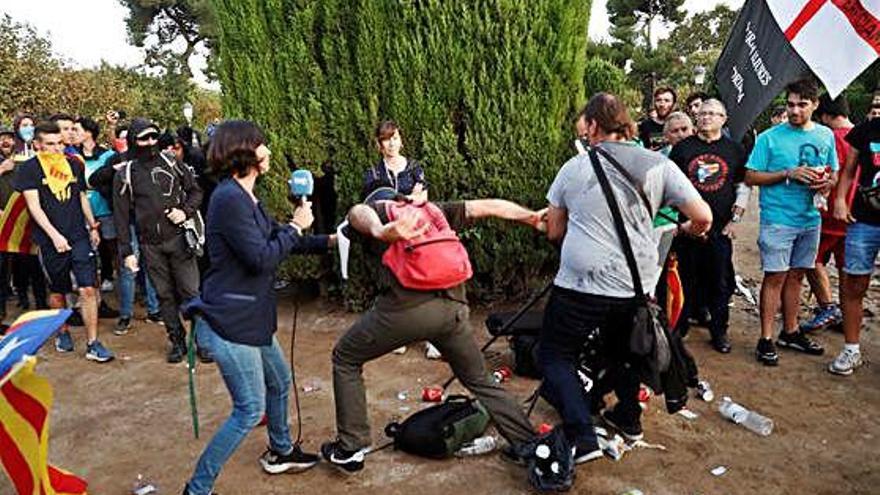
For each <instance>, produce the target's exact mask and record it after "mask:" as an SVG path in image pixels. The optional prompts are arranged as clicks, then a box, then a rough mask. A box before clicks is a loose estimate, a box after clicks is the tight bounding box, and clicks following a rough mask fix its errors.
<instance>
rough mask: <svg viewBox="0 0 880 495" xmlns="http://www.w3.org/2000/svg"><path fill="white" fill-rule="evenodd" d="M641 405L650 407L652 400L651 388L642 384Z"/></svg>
mask: <svg viewBox="0 0 880 495" xmlns="http://www.w3.org/2000/svg"><path fill="white" fill-rule="evenodd" d="M638 398H639V406H641V407H642V409H647V408H648V402H650V401H651V390H650V389H648V387H645V386H642V387H640V388H639V397H638Z"/></svg>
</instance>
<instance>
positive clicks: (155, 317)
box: [147, 313, 165, 326]
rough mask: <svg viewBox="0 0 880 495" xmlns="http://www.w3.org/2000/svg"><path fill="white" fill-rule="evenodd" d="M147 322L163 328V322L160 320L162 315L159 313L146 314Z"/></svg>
mask: <svg viewBox="0 0 880 495" xmlns="http://www.w3.org/2000/svg"><path fill="white" fill-rule="evenodd" d="M147 321H149V322H150V323H155V324H157V325H162V326H165V322H164V321H163V320H162V315H161V314H160V313H150V314H148V315H147Z"/></svg>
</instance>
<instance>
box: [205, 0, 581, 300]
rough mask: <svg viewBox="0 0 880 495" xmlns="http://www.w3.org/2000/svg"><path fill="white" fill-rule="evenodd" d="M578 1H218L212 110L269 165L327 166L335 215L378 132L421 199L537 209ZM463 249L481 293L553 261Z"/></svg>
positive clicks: (504, 249)
mask: <svg viewBox="0 0 880 495" xmlns="http://www.w3.org/2000/svg"><path fill="white" fill-rule="evenodd" d="M590 3H591V2H590V0H472V1H467V2H450V1H443V0H313V1H307V0H216V1H215V8H216V19H217V28H218V32H219V43H218V45H219V47H220V49H219V54H218V55H219V61H220V63H219V73H220V79H221V81H222V84H223V90H224V91H223V95H224V96H223V98H224V106H225V111H226V113H227V115H230V116H240V117H245V118H249V119H253V120H255V121H256V122H258V123H259V124H260V125H261V126H262V127H263V128H264V129H265V130H266V131H267V133H268V135H269V137H270V140H271V142H270V145H271V147H272V149H273V152H274V154H275V156H276V157H282V156H285V155H286V156H289V157H291V158H292V159H294V160H300V161H303V162H305V163H321V162H323V161H329V162H330V163H332V164H333V166H334V167H335V169H336V170H337V171H338V181H337V189H338V192H339V198H340V205H339V206H340V207H341V209H345V208H348V207H349V206H351V205H352V204H353V203H355V202H356V201H358V200H359V199H361V198H359V197H358V196H359V194H360V190H361V179H362V176H363V172H364V170H365V169H366V168H367V167H369V166H371V165H372V164H374V163H375V162H376V161H377V160H378V155H377V153H376V147H375V142H374V139H373V130H374V128H375V126H376V124H377V123H378V122H379V121H381V120H384V119H394V120H396V121H397V122H398V123H399V124H400V125H401V127H402V130H403V137H404V146H405V149H404V154H406V155H407V156H410V157H413V158H416V159H418V160H420V161H421V162H422V163H423V164H424V166H425V170H426V173H427V176H428V180H429V182H430V188H429V194H430V196H431V198H432V199H433V200H442V199H468V198H481V197H504V198H510V199H513V200H516V201H518V202H520V203H523V204H526V205H529V206H531V207H535V208H538V207H542V206H543V205H544V204H545V203H546V200H545V199H544V193H545V191H546V190H547V188H548V187H549V185H550V182H551V181H552V179H553V177H554V175H555V173H556V171H557V170H558V168H559V166H560V165H561V164H562V163H563V162H564V161H565V160H566V159H567V158H569V156H570V155H571V150H570V145H569V143H570V138H571V117H572V116H573V115H574V113H575V112H576V110H577V109H578V106H579V105H581V104H583V102H584V99H585V95H584V90H583V83H584V63H585V57H584V53H585V50H586V45H587V24H588V21H589V11H590ZM275 164H276V166H275V167H274V171H273V172H272V174H273V175H272V178H271V179H270V180H268V181H263V184H264V187H266V188H267V190H268V194H269V196H270V198H271V203H273V204H274V205H275V206H276V207H279V208H280V207H283V205H282V202H283V201H285V200H284V197H285V194H284V191H283V190H284V187H285V185H284V181H283V180H282V179H281V176H282V175H284V174H285V173H286V170H284V167H283V163H281V162H280V161H279V160H276V161H275ZM340 211H342V210H340ZM463 237H464V238H465V240H466V242H467V243H468V247H469V251H470V253H471V255H472V259H473V261H474V264H475V271H476V277H475V280H476V284H475V285H474V288H476V289H480V292H482V293H483V294H486V295H490V294H491V293H503V292H508V291H511V290H514V291H515V290H521V289H522V288H523V287H524V284H525V283H526V282H527V279H528V277H529V276H530V275H533V274H534V273H536V272H537V271H538V270H540V269H542V268H544V267H545V266H546V265H547V264H548V263H550V262H553V259H554V254H553V250H552V249H550V248H549V246H548V245H547V243H546V241H545V240H543V239H541V238H539V237H538V236H535V235H534V234H533V233H531V232H528V231H527V230H526V229H523V228H518V227H510V226H503V225H496V224H493V225H488V226H482V227H475V228H472V229H469V230H467V231H466V232H464V233H463ZM357 265H358V264H357V263H355V265H354V266H353V267H352V268H355V270H356V269H357ZM356 275H357V273H356ZM364 282H365V280H357V279H356V280H353V282H352V283H351V284H349V287H350V290H351V292H350V295H352V296H358V295H363V292H364V290H365V289H366V288H367V284H365V283H364Z"/></svg>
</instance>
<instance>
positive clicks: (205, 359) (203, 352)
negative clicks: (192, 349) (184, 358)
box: [196, 346, 214, 364]
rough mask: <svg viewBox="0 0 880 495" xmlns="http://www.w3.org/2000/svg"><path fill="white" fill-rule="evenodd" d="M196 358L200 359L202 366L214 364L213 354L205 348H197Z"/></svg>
mask: <svg viewBox="0 0 880 495" xmlns="http://www.w3.org/2000/svg"><path fill="white" fill-rule="evenodd" d="M196 357H198V358H199V362H200V363H202V364H211V363H213V362H214V358H212V357H211V353H210V352H208V350H207V349H205V348H203V347H199V346H196Z"/></svg>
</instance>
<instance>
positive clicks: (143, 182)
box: [113, 119, 202, 258]
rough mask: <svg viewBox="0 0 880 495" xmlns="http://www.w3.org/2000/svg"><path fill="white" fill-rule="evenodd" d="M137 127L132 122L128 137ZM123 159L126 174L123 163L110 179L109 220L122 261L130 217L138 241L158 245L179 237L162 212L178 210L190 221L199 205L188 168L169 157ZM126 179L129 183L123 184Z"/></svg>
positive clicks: (128, 244) (128, 241)
mask: <svg viewBox="0 0 880 495" xmlns="http://www.w3.org/2000/svg"><path fill="white" fill-rule="evenodd" d="M137 124H140V122H139V121H138V119H136V120H135V121H133V122H132V125H131V126H130V128H129V131H128V132H129V135H130V136H136V135H137V133H138V132H140V131H141V130H143V128H142V127H140V126H138V125H137ZM129 149H131V148H129ZM127 158H128V159H131V172H130V174H129V173H128V172H127V171H126V168H127V163H128V161H127V160H126V161H122V162H120V163H119V164H118V165H117V166H116V167H117V171H116V175H115V176H114V177H113V220H114V223H115V224H116V231H117V235H118V236H119V255H120V257H122V258H125V257H126V256H128V255H130V254H132V249H131V239H130V235H129V229H128V226H129V223H130V221H131V216H132V214H133V215H134V218H135V227H136V230H137V236H138V241H139V242H140V243H142V244H161V243H163V242H165V241H167V240H169V239H172V238H173V237H175V236H177V235H180V233H181V230H180V227H179V226H177V225H174V224H173V223H171V221H169V220H168V218H167V217H166V211H168V210H170V209H171V208H179V209H181V210H183V212H184V213H186V216H187V218H190V217H192V216H193V215H195V214H196V212H197V211H198V209H199V206H200V205H201V203H202V190H201V189H200V188H199V186H198V184H197V183H196V180H195V177H194V176H193V174H192V172H191V171H190V169H189V167H187V166H185V165H184V164H182V163H179V162H177V161H176V160H175V159H174V157H173V156H169V155H164V157H163V156H162V155H160V154H159V153H156V154H154V155H152V156H149V157H143V156H141V157H138V155H136V154H134V153H130V154H129V155H128V157H127ZM129 175H130V179H131V183H130V184H127V181H128V176H129Z"/></svg>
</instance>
